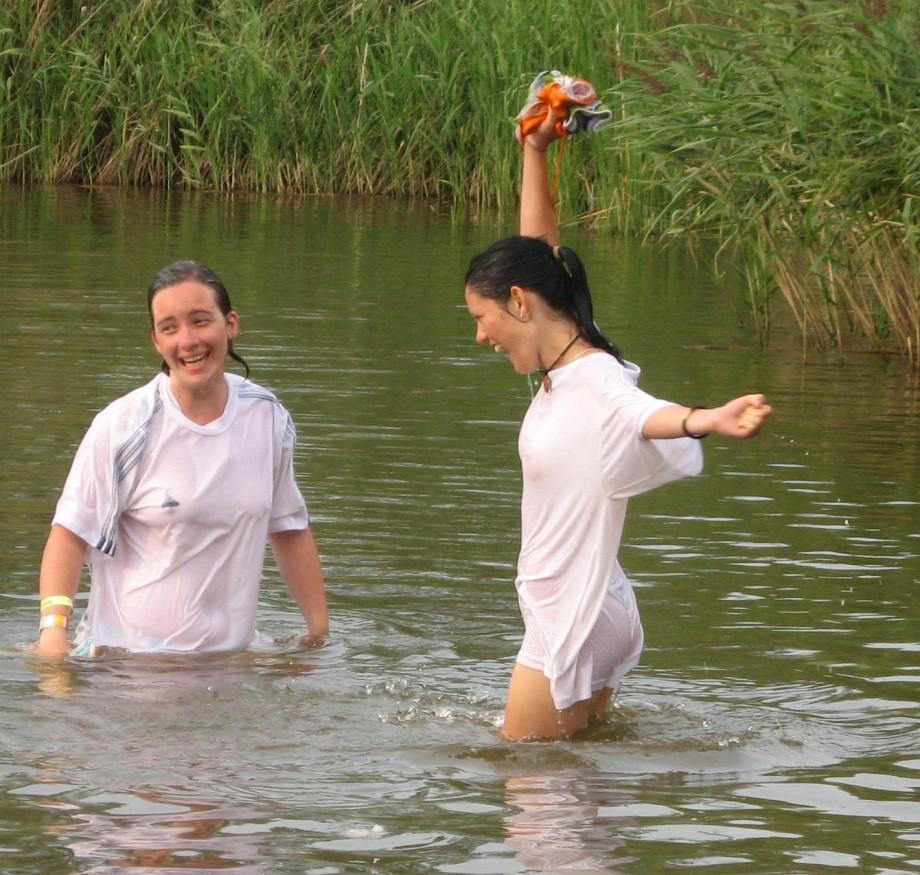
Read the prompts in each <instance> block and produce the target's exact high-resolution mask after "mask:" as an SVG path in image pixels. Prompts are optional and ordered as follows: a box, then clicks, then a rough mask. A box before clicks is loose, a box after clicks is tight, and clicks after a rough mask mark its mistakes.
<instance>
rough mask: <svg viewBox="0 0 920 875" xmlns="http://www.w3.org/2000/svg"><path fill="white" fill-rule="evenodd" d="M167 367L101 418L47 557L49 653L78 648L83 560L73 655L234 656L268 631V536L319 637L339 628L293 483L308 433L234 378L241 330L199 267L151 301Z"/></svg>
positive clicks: (171, 269) (191, 266) (76, 467)
mask: <svg viewBox="0 0 920 875" xmlns="http://www.w3.org/2000/svg"><path fill="white" fill-rule="evenodd" d="M147 303H148V308H149V312H150V321H151V326H152V330H151V332H150V336H151V340H152V342H153V346H154V348H155V349H156V350H157V352H158V353H159V354H160V356H161V357H162V359H163V364H162V373H161V374H158V375H157V376H156V377H155V378H154V379H153V380H151V381H150V382H149V383H148V384H146V385H145V386H142V387H140V388H138V389H135V390H134V391H133V392H130V393H128V394H127V395H125V396H123V397H122V398H119V399H117V400H116V401H114V402H113V403H111V404H110V405H109V406H108V407H106V408H105V409H104V410H102V411H101V412H100V413H99V414H98V415H97V416H96V418H95V419H94V420H93V423H92V424H91V426H90V428H89V430H88V431H87V433H86V435H85V436H84V438H83V441H82V443H81V444H80V447H79V449H78V450H77V453H76V456H75V457H74V461H73V465H72V467H71V470H70V474H69V475H68V478H67V481H66V483H65V486H64V490H63V492H62V494H61V497H60V499H59V501H58V504H57V509H56V511H55V515H54V519H53V521H52V525H51V532H50V534H49V536H48V540H47V543H46V545H45V550H44V554H43V556H42V564H41V575H40V593H41V599H42V601H41V620H40V628H39V640H38V652H39V653H40V654H42V655H45V656H61V655H65V654H67V653H69V652H71V643H70V641H69V640H68V626H69V623H70V617H71V614H72V612H73V599H74V596H75V595H76V592H77V588H78V586H79V582H80V575H81V571H82V566H83V565H84V564H86V565H88V566H89V569H90V575H91V588H90V593H89V602H88V604H87V608H86V611H85V613H84V615H83V617H82V619H81V621H80V624H79V626H78V627H77V629H76V634H75V637H74V641H73V648H74V652H75V653H77V654H80V655H88V654H90V653H92V652H93V650H94V649H95V648H97V647H99V646H106V647H117V648H123V649H126V650H129V651H198V652H201V651H222V650H239V649H243V648H246V647H248V646H249V644H250V643H251V642H252V640H253V638H254V635H255V614H256V605H257V599H258V591H259V583H260V579H261V573H262V566H263V562H264V558H265V546H266V541H267V540H270V541H271V545H272V551H273V553H274V555H275V559H276V561H277V564H278V567H279V569H280V571H281V574H282V576H283V578H284V580H285V582H286V583H287V585H288V587H289V589H290V590H291V593H292V595H293V596H294V598H295V600H296V601H297V604H298V606H299V608H300V610H301V613H302V614H303V617H304V619H305V621H306V624H307V628H308V631H309V636H310V638H311V643H312V642H315V641H319V640H321V639H322V638H323V637H325V636H326V635H327V634H328V630H329V619H328V614H327V610H326V601H325V590H324V584H323V575H322V569H321V566H320V560H319V554H318V551H317V547H316V542H315V541H314V538H313V534H312V532H311V530H310V528H309V516H308V513H307V508H306V505H305V503H304V500H303V497H302V495H301V493H300V490H299V488H298V486H297V483H296V480H295V478H294V470H293V451H294V441H295V434H294V426H293V422H292V420H291V417H290V414H289V413H288V411H287V410H286V409H285V408H284V407H283V406H282V405H281V403H280V402H279V401H278V399H277V398H276V397H275V396H274V395H273V394H272V393H271V392H269V391H268V390H266V389H263V388H262V387H260V386H258V385H256V384H255V383H252V382H250V381H249V380H248V379H244V378H241V377H239V376H237V375H235V374H231V373H227V372H226V370H225V365H226V360H227V358H228V357H230V358H233V359H234V360H236V361H237V362H239V363H240V364H242V366H243V367H244V368H245V371H246V375H247V378H248V375H249V367H248V365H246V362H245V361H244V360H243V359H242V358H241V357H240V356H239V355H237V353H236V352H235V351H234V350H233V339H234V338H235V337H236V336H237V334H238V332H239V326H240V320H239V316H238V315H237V313H236V312H235V311H234V310H233V308H232V306H231V304H230V297H229V295H228V294H227V290H226V288H225V287H224V285H223V283H222V282H221V281H220V279H219V278H218V276H217V275H216V274H215V273H214V272H213V271H212V270H210V269H209V268H208V267H206V266H205V265H203V264H200V263H199V262H194V261H184V262H177V263H175V264H172V265H170V266H168V267H166V268H164V269H163V270H162V271H160V272H159V273H158V274H157V276H156V277H155V278H154V280H153V282H152V283H151V285H150V288H149V289H148V293H147Z"/></svg>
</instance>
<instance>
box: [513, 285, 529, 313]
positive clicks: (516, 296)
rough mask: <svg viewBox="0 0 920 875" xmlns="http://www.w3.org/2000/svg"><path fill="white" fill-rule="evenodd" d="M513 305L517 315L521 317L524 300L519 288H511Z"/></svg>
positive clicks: (522, 291) (522, 292)
mask: <svg viewBox="0 0 920 875" xmlns="http://www.w3.org/2000/svg"><path fill="white" fill-rule="evenodd" d="M510 303H513V304H514V308H515V309H516V310H517V313H518V315H519V316H520V315H521V311H522V310H525V309H526V306H525V299H524V290H523V289H522V288H521V287H520V286H512V287H511V302H510Z"/></svg>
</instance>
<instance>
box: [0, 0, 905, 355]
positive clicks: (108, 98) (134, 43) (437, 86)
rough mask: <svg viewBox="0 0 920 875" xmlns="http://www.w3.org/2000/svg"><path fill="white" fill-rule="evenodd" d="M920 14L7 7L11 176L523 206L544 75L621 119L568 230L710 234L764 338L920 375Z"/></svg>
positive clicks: (823, 7) (648, 1) (580, 166)
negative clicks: (591, 84) (881, 354)
mask: <svg viewBox="0 0 920 875" xmlns="http://www.w3.org/2000/svg"><path fill="white" fill-rule="evenodd" d="M915 6H916V4H915V3H914V2H913V0H899V2H895V0H890V2H884V0H795V2H793V0H779V2H775V3H769V4H765V3H763V2H762V0H706V2H696V0H671V2H664V0H661V2H652V0H529V2H522V0H507V2H504V3H484V2H481V0H449V2H447V0H444V2H434V0H428V2H425V0H417V2H400V0H378V2H362V0H351V2H347V0H346V2H339V0H336V2H332V0H298V2H294V0H275V2H256V0H234V2H228V0H223V2H221V0H214V2H207V0H141V2H136V0H134V2H128V0H96V2H92V0H88V2H85V3H82V4H81V3H79V2H67V3H52V2H50V0H41V2H37V3H36V2H25V0H20V2H11V0H3V6H2V11H0V70H2V72H3V79H2V87H3V89H4V91H3V93H2V95H0V179H3V180H7V181H21V182H25V183H34V182H88V183H94V184H116V185H155V186H164V185H165V186H182V187H189V188H196V189H211V190H232V189H250V190H259V191H297V192H309V193H338V192H350V193H361V194H385V195H390V196H397V197H409V198H436V199H438V200H442V201H450V202H453V203H457V204H462V205H465V204H469V205H472V206H473V207H474V208H478V209H487V210H496V209H498V210H504V211H508V210H511V209H513V207H514V202H515V197H516V186H517V172H518V160H519V158H518V155H517V150H516V147H515V145H514V142H513V140H512V138H511V136H510V130H511V124H510V120H511V118H512V117H513V115H514V113H515V112H516V111H517V109H518V108H519V106H520V103H521V101H522V96H523V94H524V91H525V89H526V84H527V82H528V81H529V79H530V77H531V76H532V75H533V73H535V72H536V71H538V70H540V69H542V68H544V67H547V66H554V67H558V68H561V69H565V70H570V71H575V72H578V73H579V74H580V75H584V76H587V77H589V78H591V79H593V81H595V83H596V84H597V85H598V87H599V89H600V90H601V91H603V92H604V96H605V98H606V99H607V101H608V103H609V104H610V105H611V106H612V107H613V108H614V109H615V111H616V123H615V125H614V126H611V127H610V128H608V129H607V130H606V131H605V132H604V133H603V134H602V135H600V136H598V137H594V138H591V139H589V140H585V141H583V142H575V143H573V145H572V148H571V150H570V152H569V154H568V156H567V158H566V160H565V161H564V163H563V167H562V177H561V184H560V198H561V200H562V205H563V209H564V211H565V213H566V214H567V215H576V214H581V215H586V216H590V217H592V218H593V219H594V220H596V221H598V222H603V223H608V224H609V225H610V226H611V227H612V228H613V229H614V230H617V231H621V232H627V233H634V234H640V235H648V236H655V237H662V236H663V237H668V236H675V235H685V234H705V235H715V236H716V237H717V238H718V239H720V240H721V241H722V242H723V244H724V245H723V249H722V256H723V257H722V260H721V262H720V263H721V264H724V265H733V266H735V268H737V269H740V270H741V271H742V273H743V274H744V277H745V282H746V287H747V290H748V301H749V302H750V305H751V312H752V316H753V318H754V320H755V324H756V325H757V326H758V327H759V329H760V330H761V332H762V333H763V335H764V336H766V333H767V331H768V328H769V320H770V312H771V307H772V306H773V304H774V302H775V300H776V299H777V298H778V297H782V298H784V299H785V300H786V301H788V303H789V305H790V306H791V307H792V309H793V312H794V313H795V314H796V317H797V319H798V320H799V324H800V326H801V329H802V331H803V336H805V337H807V338H808V339H809V341H810V342H814V343H818V344H826V343H834V344H840V345H846V344H849V343H858V344H861V345H865V344H867V343H868V344H869V345H871V346H872V347H873V348H877V349H894V350H897V351H900V352H905V353H906V354H907V355H908V356H909V357H910V358H911V360H912V361H913V362H914V363H915V364H916V363H920V318H918V288H920V265H918V260H917V198H918V194H920V153H918V148H920V147H918V143H920V137H918V134H920V62H918V60H917V58H918V56H920V13H918V12H917V11H915Z"/></svg>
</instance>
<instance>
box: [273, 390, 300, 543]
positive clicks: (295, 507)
mask: <svg viewBox="0 0 920 875" xmlns="http://www.w3.org/2000/svg"><path fill="white" fill-rule="evenodd" d="M273 406H274V409H275V454H274V471H273V478H274V483H273V489H272V509H271V518H270V519H269V524H268V531H269V533H270V534H274V533H275V532H287V531H292V530H300V529H306V528H308V527H309V525H310V516H309V513H308V512H307V505H306V502H305V501H304V499H303V495H302V494H301V492H300V487H299V486H298V485H297V479H296V478H295V476H294V447H295V446H296V444H297V433H296V430H295V428H294V421H293V419H292V418H291V414H290V413H288V411H287V410H286V409H285V408H284V407H283V406H282V405H281V404H275V405H273Z"/></svg>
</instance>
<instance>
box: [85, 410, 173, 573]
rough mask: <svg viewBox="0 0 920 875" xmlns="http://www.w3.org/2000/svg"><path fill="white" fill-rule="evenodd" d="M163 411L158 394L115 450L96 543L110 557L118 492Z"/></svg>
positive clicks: (116, 514)
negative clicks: (110, 486)
mask: <svg viewBox="0 0 920 875" xmlns="http://www.w3.org/2000/svg"><path fill="white" fill-rule="evenodd" d="M162 409H163V399H162V398H161V397H160V393H159V392H157V393H156V395H155V396H154V399H153V407H152V408H151V410H150V415H149V416H148V417H147V418H146V419H145V420H144V421H143V422H141V423H140V425H138V426H137V428H136V429H135V430H134V431H133V432H132V433H131V434H130V435H129V437H128V439H127V440H126V441H125V442H124V443H123V444H122V445H121V446H120V447H118V449H116V450H115V454H114V456H113V457H112V494H111V496H110V498H109V509H108V512H107V514H106V517H105V522H104V523H103V524H102V530H101V534H100V537H99V540H98V541H97V542H96V549H97V550H99V551H100V552H102V553H106V554H108V555H109V556H112V555H114V553H115V533H116V531H117V530H118V515H119V507H118V504H119V502H118V490H119V488H120V486H121V484H122V482H123V481H124V479H125V477H127V476H128V474H130V473H131V471H132V470H133V469H134V468H135V467H136V466H137V463H138V462H139V461H140V460H141V455H142V454H143V452H144V447H145V446H146V444H147V436H148V435H149V433H150V424H151V422H153V417H154V416H156V414H157V412H158V411H160V410H162Z"/></svg>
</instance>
